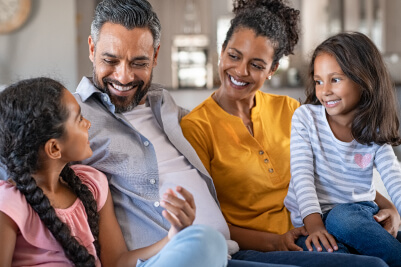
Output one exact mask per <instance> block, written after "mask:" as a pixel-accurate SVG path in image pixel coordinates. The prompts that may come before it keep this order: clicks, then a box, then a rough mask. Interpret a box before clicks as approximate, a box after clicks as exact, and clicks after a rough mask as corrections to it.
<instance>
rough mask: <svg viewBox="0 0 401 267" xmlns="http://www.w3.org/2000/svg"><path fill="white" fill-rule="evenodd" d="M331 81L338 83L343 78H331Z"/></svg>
mask: <svg viewBox="0 0 401 267" xmlns="http://www.w3.org/2000/svg"><path fill="white" fill-rule="evenodd" d="M331 81H332V82H333V83H338V82H340V81H341V79H340V78H333V79H331Z"/></svg>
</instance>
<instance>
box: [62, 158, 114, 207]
mask: <svg viewBox="0 0 401 267" xmlns="http://www.w3.org/2000/svg"><path fill="white" fill-rule="evenodd" d="M70 167H71V169H73V170H74V172H75V174H76V175H77V176H78V177H79V179H81V181H82V183H83V184H85V185H86V186H87V187H88V188H89V190H90V191H91V192H92V194H93V197H94V198H95V200H96V202H97V206H98V209H99V210H100V209H101V208H102V207H103V205H104V203H105V202H106V199H107V195H108V189H109V184H108V181H107V177H106V175H105V174H104V173H103V172H101V171H99V170H97V169H95V168H93V167H91V166H88V165H81V164H76V165H71V166H70Z"/></svg>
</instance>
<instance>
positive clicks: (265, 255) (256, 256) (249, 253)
mask: <svg viewBox="0 0 401 267" xmlns="http://www.w3.org/2000/svg"><path fill="white" fill-rule="evenodd" d="M233 258H234V259H237V260H246V261H255V262H263V263H269V264H287V265H297V266H301V267H322V266H323V267H388V265H387V264H386V263H385V262H384V261H383V260H381V259H379V258H376V257H370V256H362V255H354V254H341V253H328V252H309V251H274V252H260V251H254V250H240V251H239V252H237V253H235V254H234V255H233ZM246 266H247V265H246ZM268 266H270V265H268Z"/></svg>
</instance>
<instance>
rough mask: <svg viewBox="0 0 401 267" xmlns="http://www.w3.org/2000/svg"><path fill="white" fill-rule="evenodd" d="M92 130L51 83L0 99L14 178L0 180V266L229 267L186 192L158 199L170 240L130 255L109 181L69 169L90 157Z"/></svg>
mask: <svg viewBox="0 0 401 267" xmlns="http://www.w3.org/2000/svg"><path fill="white" fill-rule="evenodd" d="M90 126H91V124H90V122H89V121H88V120H86V119H85V118H84V117H83V116H82V114H81V109H80V106H79V105H78V103H77V101H76V100H75V98H74V96H73V95H72V94H71V93H70V92H69V91H68V90H67V89H65V88H64V87H63V86H62V85H61V84H60V83H58V82H56V81H54V80H52V79H49V78H35V79H28V80H23V81H20V82H18V83H15V84H13V85H11V86H9V87H8V88H6V89H5V90H4V91H3V92H2V93H1V94H0V160H1V162H2V163H3V164H4V165H5V166H6V167H7V172H8V176H9V180H7V181H3V180H1V181H0V244H1V249H0V265H1V266H52V267H53V266H72V265H75V266H101V265H103V266H141V267H142V266H161V265H158V264H160V263H161V262H162V263H163V264H165V265H163V266H173V265H174V266H183V267H184V266H189V264H191V266H203V264H204V263H203V262H198V263H196V262H195V263H193V262H192V261H193V259H194V258H196V256H197V254H201V255H202V260H203V261H204V260H206V264H207V266H216V267H223V266H225V265H226V263H227V256H226V252H227V247H226V242H225V240H224V238H223V236H222V235H221V234H220V233H218V232H217V231H215V230H212V229H210V228H206V227H203V226H191V224H192V222H193V220H194V218H195V205H194V201H193V198H192V195H191V194H190V193H189V192H188V191H186V190H185V189H184V188H181V187H177V188H176V190H177V192H178V193H179V194H180V195H182V197H180V198H178V196H177V195H176V194H175V193H174V192H173V191H172V190H171V189H169V190H168V191H167V193H165V195H164V196H163V197H164V199H163V200H162V201H161V205H162V206H163V207H164V208H165V209H166V210H164V211H163V216H164V217H165V218H166V219H167V220H168V221H170V223H171V225H172V226H171V228H170V231H169V234H168V236H167V237H166V238H164V239H162V240H160V241H159V242H158V243H155V244H154V245H152V246H149V247H145V248H141V249H137V250H133V251H129V252H128V250H127V247H126V245H125V242H124V239H123V236H122V233H121V230H120V227H119V225H118V222H117V220H116V217H115V214H114V208H113V204H112V199H111V196H110V190H109V188H108V183H107V179H106V176H105V175H104V174H103V173H101V172H99V171H97V170H95V169H93V168H92V167H89V166H84V165H72V166H70V165H69V162H72V161H81V160H83V159H86V158H88V157H90V156H91V155H92V150H91V148H90V145H89V141H88V129H89V128H90ZM184 228H185V229H184ZM181 230H182V231H181ZM194 264H195V265H194Z"/></svg>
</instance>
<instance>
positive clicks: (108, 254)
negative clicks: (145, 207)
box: [99, 187, 195, 267]
mask: <svg viewBox="0 0 401 267" xmlns="http://www.w3.org/2000/svg"><path fill="white" fill-rule="evenodd" d="M176 190H177V192H178V193H179V194H181V195H182V196H183V197H184V200H182V199H180V198H178V197H177V196H176V195H175V194H174V193H173V191H172V190H169V191H167V192H166V193H165V194H164V195H163V201H162V202H161V205H162V207H164V208H165V209H166V210H164V211H163V216H164V217H165V218H166V219H167V220H168V221H169V222H170V223H171V228H170V231H169V233H168V236H166V237H165V238H163V239H162V240H160V241H159V242H157V243H155V244H153V245H150V246H148V247H144V248H140V249H136V250H132V251H128V249H127V246H126V244H125V241H124V237H123V235H122V232H121V229H120V225H119V224H118V221H117V219H116V216H115V213H114V207H113V202H112V198H111V194H110V190H109V192H108V196H107V200H106V203H105V205H104V206H103V208H102V209H101V211H100V212H99V215H100V218H99V243H100V248H101V252H100V259H101V262H102V266H105V267H107V266H113V267H114V266H136V262H137V260H138V259H142V260H147V259H149V258H150V257H152V256H154V255H156V254H157V253H158V252H159V251H160V250H161V249H162V248H163V247H164V246H165V245H166V244H167V242H168V241H169V240H170V239H171V238H172V237H173V236H174V235H175V234H176V233H178V232H179V231H180V230H182V229H184V228H185V227H187V226H189V225H191V224H192V222H193V221H194V219H195V203H194V200H193V197H192V195H191V193H189V192H188V191H187V190H185V189H184V188H181V187H177V188H176Z"/></svg>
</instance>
